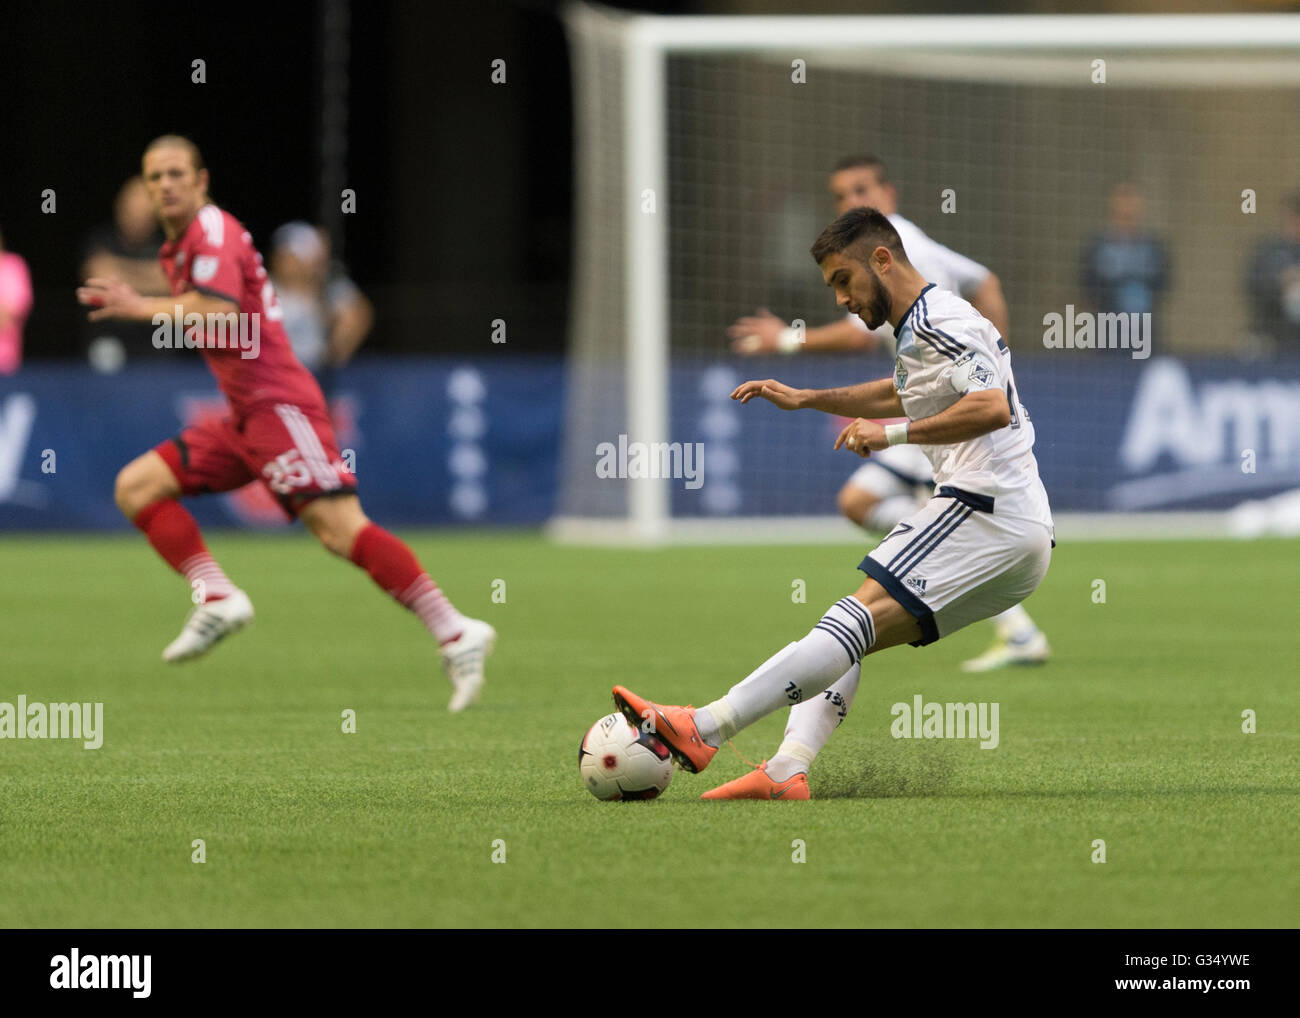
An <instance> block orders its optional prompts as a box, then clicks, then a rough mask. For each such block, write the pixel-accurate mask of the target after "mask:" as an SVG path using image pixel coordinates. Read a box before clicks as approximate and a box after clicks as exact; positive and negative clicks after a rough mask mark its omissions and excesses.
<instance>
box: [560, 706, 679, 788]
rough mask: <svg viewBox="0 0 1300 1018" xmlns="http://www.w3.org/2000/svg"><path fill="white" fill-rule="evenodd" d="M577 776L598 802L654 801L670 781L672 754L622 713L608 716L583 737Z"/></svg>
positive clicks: (579, 749) (579, 751) (671, 776)
mask: <svg viewBox="0 0 1300 1018" xmlns="http://www.w3.org/2000/svg"><path fill="white" fill-rule="evenodd" d="M578 773H579V774H581V775H582V783H583V784H584V785H586V786H587V791H588V792H590V793H591V794H592V795H594V796H595V797H596V798H597V799H606V800H617V799H653V798H655V797H656V796H657V795H659V793H660V792H662V791H663V790H664V789H665V788H667V787H668V782H670V781H672V779H673V760H672V754H670V753H669V751H668V747H667V746H665V745H664V744H663V743H662V742H660V741H659V740H658V739H656V738H655V737H654V736H653V735H649V734H647V733H646V732H643V731H641V729H639V728H634V727H633V726H632V725H630V724H628V722H627V719H626V718H624V717H623V715H622V714H607V715H606V716H605V717H603V718H601V719H600V720H599V721H597V722H596V723H595V724H594V725H592V726H591V728H590V729H588V731H587V734H586V735H584V736H583V738H582V745H580V746H579V747H578Z"/></svg>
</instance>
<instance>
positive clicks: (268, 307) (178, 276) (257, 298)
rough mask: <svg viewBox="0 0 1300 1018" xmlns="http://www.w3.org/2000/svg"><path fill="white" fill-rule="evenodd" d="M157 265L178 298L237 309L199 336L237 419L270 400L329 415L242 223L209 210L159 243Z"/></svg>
mask: <svg viewBox="0 0 1300 1018" xmlns="http://www.w3.org/2000/svg"><path fill="white" fill-rule="evenodd" d="M158 260H159V261H160V262H162V269H163V272H164V273H165V274H166V276H167V279H168V281H169V282H170V283H171V289H172V294H173V295H179V294H182V293H185V292H186V291H187V290H197V291H198V292H199V293H201V294H204V295H206V296H209V297H218V298H220V299H222V300H228V301H231V302H232V303H235V304H237V305H239V316H238V322H226V323H224V325H218V324H215V323H213V322H207V323H205V325H204V329H203V333H202V335H203V338H202V340H199V339H198V337H199V333H198V332H197V331H196V332H195V334H194V335H195V340H196V342H195V344H194V345H196V346H199V347H200V348H201V352H202V354H203V359H204V360H205V361H207V362H208V368H209V370H211V372H212V374H213V375H214V376H216V379H217V385H218V386H220V388H221V391H222V392H223V393H225V394H226V399H228V400H229V401H230V407H231V409H232V410H233V411H234V414H235V416H236V417H237V418H243V417H245V416H247V414H248V412H249V411H250V410H251V409H253V408H254V407H256V406H259V405H263V404H267V403H288V404H292V405H294V406H298V407H302V408H303V409H305V410H312V409H316V410H319V411H320V412H321V413H322V414H324V413H325V397H324V396H322V395H321V391H320V386H319V385H317V384H316V379H315V378H313V377H312V375H311V372H309V371H308V370H307V369H306V368H304V367H303V366H302V363H301V362H300V361H299V360H298V358H297V357H295V356H294V354H293V347H292V346H290V345H289V337H288V335H287V334H286V333H285V331H284V326H283V324H281V311H280V305H279V302H278V301H277V300H276V297H275V287H274V286H272V285H271V280H270V279H269V278H267V274H266V268H265V266H263V264H262V256H261V254H259V253H258V251H257V249H256V248H255V247H253V238H252V236H251V235H250V234H249V232H248V231H247V230H245V229H244V226H243V224H242V223H240V221H239V220H238V219H236V218H235V217H234V216H232V215H231V214H230V213H229V212H225V211H223V210H222V209H219V208H217V206H215V205H211V204H209V205H204V206H203V208H201V209H199V211H198V215H196V216H195V217H194V219H193V220H192V221H191V222H190V225H189V226H187V227H186V228H185V232H184V233H182V234H181V235H180V236H179V237H178V238H176V239H175V240H169V241H168V242H167V243H165V244H164V245H163V246H162V250H161V251H159V252H158ZM187 331H188V330H187ZM155 342H156V340H155Z"/></svg>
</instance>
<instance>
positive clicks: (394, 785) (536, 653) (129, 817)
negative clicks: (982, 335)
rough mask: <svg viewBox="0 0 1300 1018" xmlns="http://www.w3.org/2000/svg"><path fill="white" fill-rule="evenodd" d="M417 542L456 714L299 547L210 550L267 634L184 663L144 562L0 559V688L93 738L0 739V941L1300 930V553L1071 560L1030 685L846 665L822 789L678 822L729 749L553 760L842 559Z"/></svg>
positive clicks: (1018, 676) (683, 688) (105, 550)
mask: <svg viewBox="0 0 1300 1018" xmlns="http://www.w3.org/2000/svg"><path fill="white" fill-rule="evenodd" d="M405 536H407V537H408V538H410V539H411V541H412V543H413V545H414V547H415V549H416V551H417V553H418V554H419V555H420V556H421V558H422V560H423V561H424V562H425V564H426V565H427V566H428V567H429V569H430V571H431V572H432V573H433V575H434V577H435V578H436V579H437V580H438V581H439V582H440V583H441V584H442V585H443V586H444V587H445V588H446V589H447V591H448V592H449V593H450V595H451V596H452V597H453V599H454V600H455V601H456V603H457V604H458V606H459V607H461V608H462V610H464V611H466V612H467V613H470V614H475V615H478V616H481V617H483V618H486V619H488V620H490V621H491V622H492V623H493V624H494V625H496V627H497V629H498V631H499V633H500V641H499V643H498V647H497V652H496V654H495V656H494V657H493V659H492V661H491V669H490V672H489V680H488V685H487V687H486V690H485V693H484V698H483V701H482V703H481V704H480V706H479V707H478V708H477V709H475V710H473V711H470V712H467V713H465V714H463V715H461V716H458V717H451V716H449V715H448V714H447V713H446V701H447V698H448V692H449V691H448V686H447V683H446V680H445V679H444V678H443V677H442V675H441V672H440V670H439V667H438V663H437V659H436V655H435V652H434V648H433V646H432V644H431V642H430V641H429V639H428V638H427V637H426V636H425V634H424V631H423V629H422V628H421V627H420V625H419V624H418V622H417V621H416V620H415V619H414V618H413V617H412V616H410V615H409V614H408V613H406V612H403V611H401V610H399V609H398V608H397V607H395V606H394V605H393V604H392V603H391V602H390V601H389V600H388V599H387V598H386V597H384V596H383V595H382V594H380V593H379V592H378V591H376V590H375V589H374V588H373V586H372V585H371V583H370V581H369V579H368V578H367V577H366V576H365V575H364V574H362V573H361V572H360V571H358V570H357V569H355V568H353V567H352V566H350V565H348V564H347V563H344V562H339V561H336V560H333V559H331V558H330V557H329V556H328V555H326V554H325V553H323V552H322V551H321V550H320V549H319V548H318V547H316V546H315V545H314V543H313V542H312V541H311V540H310V539H309V538H307V537H306V536H304V535H302V534H301V533H298V534H294V535H292V536H287V537H286V536H263V535H246V534H235V533H220V532H217V533H213V534H211V535H210V536H209V544H210V546H211V548H212V550H213V552H214V554H215V555H217V557H218V558H219V559H220V560H221V561H222V563H223V565H224V566H225V567H226V570H227V572H228V573H229V574H230V575H231V576H232V577H233V578H235V579H236V581H237V582H239V583H240V584H241V585H242V586H244V587H245V589H247V590H248V591H249V593H250V594H251V596H252V598H253V601H254V604H255V606H256V608H257V611H258V617H257V621H256V623H255V624H254V625H253V627H252V628H251V629H249V630H247V631H246V632H244V633H242V634H240V635H238V636H236V637H233V638H231V639H230V640H229V641H227V642H226V643H224V644H222V645H220V646H218V647H217V648H216V649H215V650H214V651H213V652H212V653H211V654H210V655H209V656H208V657H206V658H204V659H202V660H200V661H197V662H192V663H190V664H188V665H183V666H166V665H164V664H163V663H162V662H161V661H160V660H159V653H160V651H161V649H162V647H163V646H164V645H165V644H166V643H167V642H168V641H169V640H170V639H171V638H172V637H173V636H175V634H176V632H177V631H178V630H179V627H180V624H181V622H182V620H183V618H184V615H185V612H186V609H187V607H188V603H187V599H186V593H187V592H186V589H185V586H184V584H183V582H182V581H180V580H179V579H178V578H176V577H175V576H173V575H171V574H170V573H169V572H168V570H167V569H166V567H165V566H164V565H162V564H161V562H160V561H159V560H157V559H156V557H155V556H154V555H153V553H152V552H151V551H150V550H149V549H148V547H147V545H146V544H145V543H144V541H143V540H141V539H139V538H138V537H135V536H132V535H123V536H121V537H94V538H92V537H55V538H38V537H31V536H9V537H5V538H3V539H0V571H2V572H3V574H4V577H5V581H4V583H3V584H2V585H0V701H8V702H14V701H15V700H16V698H17V696H18V694H20V693H21V694H26V696H27V698H28V700H29V702H30V701H36V700H45V701H70V700H84V701H102V702H103V703H104V705H105V706H104V727H105V737H104V745H103V748H101V749H99V750H95V751H91V750H85V749H83V748H81V745H80V743H70V742H60V741H52V740H47V741H21V742H19V741H11V740H7V739H6V740H3V741H0V881H2V882H3V886H4V887H5V889H6V890H5V894H4V895H3V896H0V925H3V926H6V927H15V926H17V927H21V926H36V927H58V926H74V927H98V926H105V927H133V926H143V927H154V926H180V927H256V926H272V927H282V926H285V927H299V926H308V927H315V926H324V927H335V926H343V927H352V926H361V927H372V926H415V927H424V926H435V927H436V926H489V927H495V926H508V927H513V926H520V927H538V926H611V925H612V926H630V927H641V926H647V925H651V926H653V925H657V924H661V923H662V924H666V925H673V926H687V927H693V926H699V925H704V926H723V927H764V926H774V925H779V926H797V927H843V926H854V927H856V926H868V927H875V926H886V927H895V926H896V927H1017V926H1029V927H1037V926H1065V927H1093V926H1096V927H1130V926H1142V927H1146V926H1151V927H1179V926H1195V927H1201V926H1208V927H1220V926H1222V927H1253V926H1263V927H1281V926H1294V925H1295V922H1296V919H1297V916H1298V915H1300V865H1297V856H1298V855H1300V850H1298V849H1297V845H1300V710H1297V701H1298V699H1300V697H1298V696H1297V667H1296V660H1297V654H1296V649H1297V646H1298V643H1300V641H1297V638H1296V622H1295V618H1294V614H1295V606H1296V605H1297V604H1298V603H1300V589H1298V588H1297V583H1296V581H1295V576H1296V571H1295V569H1294V568H1292V567H1289V566H1287V565H1286V564H1287V563H1290V562H1293V561H1294V557H1295V553H1296V545H1295V544H1294V543H1288V542H1285V541H1280V540H1279V541H1258V542H1250V543H1235V542H1229V541H1222V542H1161V543H1152V544H1137V543H1079V544H1071V543H1070V542H1068V541H1066V542H1063V543H1062V545H1061V546H1060V547H1058V548H1057V550H1056V552H1055V557H1054V561H1053V563H1052V568H1051V571H1050V573H1049V574H1048V577H1047V579H1046V581H1045V582H1044V584H1043V586H1042V587H1041V588H1040V589H1039V591H1038V592H1037V593H1036V594H1035V595H1034V597H1033V598H1031V599H1030V600H1029V602H1027V606H1028V608H1029V610H1030V611H1031V613H1032V614H1033V615H1034V616H1035V618H1036V619H1037V620H1038V621H1039V622H1040V624H1041V625H1042V626H1043V628H1044V629H1045V630H1046V632H1047V634H1048V636H1049V638H1050V640H1051V642H1052V647H1053V650H1054V654H1055V656H1054V658H1053V660H1052V662H1051V663H1050V664H1049V665H1047V666H1045V667H1043V668H1038V669H1029V670H1017V671H1009V672H998V673H993V674H989V675H984V676H967V675H963V674H962V673H961V672H960V671H959V670H958V667H957V666H958V664H959V662H960V661H961V660H962V659H963V658H965V657H969V656H972V655H973V654H975V653H977V652H979V651H980V650H982V649H983V647H984V646H985V644H986V642H987V640H988V638H989V633H990V631H989V629H988V627H987V626H985V625H978V626H973V627H970V628H968V629H967V630H965V631H963V632H961V633H958V634H956V635H955V636H953V637H951V638H949V639H947V640H944V641H941V642H940V643H938V644H936V645H934V646H933V647H930V648H927V649H925V650H915V649H912V648H909V647H903V648H897V649H894V650H890V651H887V652H884V653H882V654H880V655H877V656H873V657H871V658H868V660H867V662H866V665H865V668H864V673H863V681H862V686H861V689H860V691H859V694H858V698H857V702H856V703H855V705H854V708H853V711H852V713H851V714H850V715H849V718H848V720H847V722H846V723H845V724H844V725H843V727H841V728H840V730H839V731H838V732H837V733H836V734H835V736H834V737H833V738H832V740H831V742H830V744H829V746H828V747H827V749H826V750H825V752H824V753H823V754H822V757H821V758H820V760H819V761H818V766H817V768H816V769H815V771H814V773H813V776H812V789H813V795H814V801H813V802H810V803H763V802H736V803H708V802H702V801H700V799H699V798H698V797H699V794H700V793H701V792H703V791H704V790H706V789H708V788H710V787H712V786H713V785H714V784H716V783H719V782H721V781H723V780H726V779H729V778H732V777H735V776H737V775H738V774H740V773H741V772H742V771H743V770H744V769H745V766H746V765H745V764H744V763H742V761H741V759H740V757H739V756H738V755H737V754H735V753H732V751H731V750H729V749H727V748H725V747H724V749H723V750H722V751H721V752H720V753H719V755H718V756H717V758H716V759H715V761H714V763H713V765H712V766H711V768H710V769H709V771H708V772H707V773H706V774H703V775H698V776H697V775H690V774H685V773H681V772H678V773H677V774H676V775H675V777H674V780H673V784H672V786H671V787H670V788H669V790H668V791H667V793H666V794H665V795H664V796H663V797H662V798H661V799H659V800H657V801H654V802H649V803H627V804H622V803H608V804H607V803H600V802H597V801H595V800H594V799H592V798H591V797H590V796H589V795H588V794H587V793H586V791H584V789H583V788H582V786H581V785H580V783H579V780H578V776H577V749H578V742H579V739H580V738H581V736H582V734H583V732H584V731H585V730H586V728H587V727H588V726H589V725H590V724H591V723H592V722H593V721H595V720H596V719H597V718H599V717H600V716H602V715H603V714H606V713H608V712H610V711H611V710H612V709H613V708H612V705H611V701H610V695H609V689H610V686H611V685H613V684H614V683H616V682H624V683H626V684H628V685H630V686H632V687H633V688H634V689H636V690H637V691H638V692H644V693H645V694H646V695H649V696H651V697H653V698H656V699H661V700H664V701H668V702H693V703H696V704H700V703H704V702H707V701H709V700H711V699H713V698H715V697H716V696H718V695H720V694H721V693H722V692H724V691H725V690H726V689H727V687H728V686H730V685H731V684H732V683H734V682H736V681H737V680H739V679H740V678H742V677H743V676H744V675H745V674H746V673H747V672H748V671H749V670H750V669H752V668H753V667H754V666H756V665H757V664H759V663H760V662H761V661H762V660H763V659H764V658H766V657H767V656H768V655H770V654H771V653H773V652H774V651H776V650H777V649H779V648H780V647H782V646H783V645H784V644H786V643H788V642H789V641H791V640H795V639H798V638H800V637H801V636H803V635H804V634H805V633H806V632H807V631H808V629H809V628H810V627H811V626H812V625H813V623H814V622H816V620H817V618H818V617H819V616H820V614H821V613H822V611H824V609H825V608H826V607H827V606H828V605H829V604H830V603H831V602H832V601H834V600H835V599H836V598H838V597H840V596H842V595H843V594H845V593H848V592H850V591H852V590H853V589H855V588H856V586H857V584H858V582H859V579H860V574H859V573H857V572H856V568H855V567H856V564H857V562H858V561H859V560H860V558H861V556H862V554H863V553H864V549H865V547H866V544H865V542H864V544H863V545H862V546H854V545H845V546H839V547H829V546H820V547H728V548H689V549H673V550H663V551H633V550H600V551H593V550H586V549H573V548H562V547H555V546H553V545H550V544H548V543H546V542H545V541H543V540H542V539H541V538H539V537H537V536H534V535H532V534H512V533H505V534H482V533H473V534H453V533H447V532H442V533H428V532H424V533H415V534H407V535H405ZM497 580H501V581H504V590H505V603H503V604H502V603H494V602H493V599H492V592H493V582H494V581H497ZM795 580H803V581H804V582H805V584H806V591H807V598H806V603H802V604H801V603H795V602H794V601H793V600H792V591H793V589H794V586H793V584H794V581H795ZM1094 580H1104V581H1105V584H1106V600H1105V603H1104V604H1096V603H1094V601H1093V591H1094ZM498 589H500V587H499V585H498ZM918 693H919V694H921V695H923V696H924V698H925V699H926V700H927V701H961V702H968V701H989V702H997V703H998V704H999V705H1000V739H1001V744H1000V746H999V747H998V748H997V749H994V750H981V749H980V748H979V747H978V746H977V745H976V744H975V743H974V742H972V741H960V742H959V741H956V740H895V739H893V738H892V737H891V735H890V723H891V721H892V717H891V715H890V706H891V705H892V704H893V703H895V702H897V701H909V702H910V700H911V698H912V697H913V696H914V695H916V694H918ZM345 709H351V710H354V711H355V712H356V729H357V730H356V733H355V734H344V733H343V731H342V730H341V727H342V721H341V715H342V712H343V711H344V710H345ZM1247 709H1249V710H1253V711H1254V712H1255V713H1256V717H1257V725H1258V731H1257V732H1256V733H1254V734H1245V733H1243V731H1242V712H1243V711H1244V710H1247ZM783 725H784V716H783V714H782V715H775V716H772V717H769V718H766V719H764V721H763V722H762V723H760V724H759V725H757V726H755V727H754V728H752V729H749V730H747V731H745V732H742V733H741V734H740V736H739V737H738V738H737V739H736V740H735V748H736V749H737V750H738V751H739V753H741V754H744V756H746V757H748V758H750V759H752V760H758V759H759V758H760V757H762V756H764V755H770V754H771V753H772V752H773V751H774V750H775V747H776V745H777V743H778V742H779V741H780V736H781V731H782V728H783ZM195 839H203V841H204V842H205V844H206V862H204V863H201V864H200V863H195V862H192V861H191V854H192V852H193V849H192V847H191V845H192V842H193V841H194V840H195ZM1096 839H1102V840H1104V841H1105V845H1106V862H1105V863H1094V862H1093V861H1092V857H1093V853H1094V849H1093V843H1094V841H1095V840H1096ZM796 841H799V842H802V844H803V855H804V857H805V859H806V861H805V862H802V863H797V862H794V861H793V859H794V856H795V854H796V848H795V842H796ZM502 842H503V843H504V857H505V862H504V863H499V862H494V861H493V856H494V854H495V855H496V856H497V857H498V858H500V856H501V851H500V848H501V844H502Z"/></svg>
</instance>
